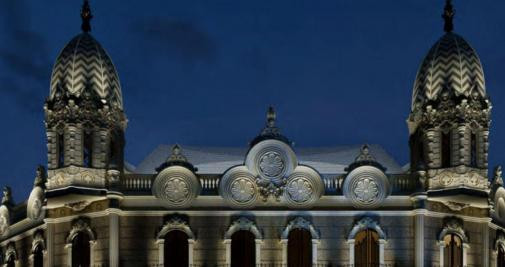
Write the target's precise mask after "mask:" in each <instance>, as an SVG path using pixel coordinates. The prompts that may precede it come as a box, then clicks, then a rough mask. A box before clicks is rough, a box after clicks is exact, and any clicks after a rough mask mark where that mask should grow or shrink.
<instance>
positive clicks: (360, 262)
mask: <svg viewBox="0 0 505 267" xmlns="http://www.w3.org/2000/svg"><path fill="white" fill-rule="evenodd" d="M354 242H355V243H354V253H355V256H354V266H355V267H371V266H379V265H380V263H379V235H378V234H377V232H375V231H374V230H371V229H366V230H363V231H361V232H359V233H358V234H357V235H356V238H355V241H354Z"/></svg>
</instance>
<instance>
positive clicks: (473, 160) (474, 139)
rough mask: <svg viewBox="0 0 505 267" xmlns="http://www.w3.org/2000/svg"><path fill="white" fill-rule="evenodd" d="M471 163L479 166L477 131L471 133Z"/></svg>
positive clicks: (473, 165)
mask: <svg viewBox="0 0 505 267" xmlns="http://www.w3.org/2000/svg"><path fill="white" fill-rule="evenodd" d="M470 165H471V166H472V167H477V135H476V134H475V133H472V134H471V135H470Z"/></svg>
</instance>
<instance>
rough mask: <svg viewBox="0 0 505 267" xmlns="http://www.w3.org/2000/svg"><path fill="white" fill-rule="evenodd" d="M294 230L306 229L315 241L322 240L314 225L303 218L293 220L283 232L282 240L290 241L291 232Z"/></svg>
mask: <svg viewBox="0 0 505 267" xmlns="http://www.w3.org/2000/svg"><path fill="white" fill-rule="evenodd" d="M294 229H304V230H307V231H309V232H310V235H311V237H312V239H313V240H314V239H316V240H317V239H319V238H320V234H319V232H318V231H317V230H316V229H315V227H314V225H313V224H312V223H311V222H310V221H308V220H306V219H304V218H303V217H296V218H295V219H293V220H291V221H290V222H289V223H288V225H286V227H285V228H284V230H283V231H282V234H281V239H288V237H289V232H291V230H294Z"/></svg>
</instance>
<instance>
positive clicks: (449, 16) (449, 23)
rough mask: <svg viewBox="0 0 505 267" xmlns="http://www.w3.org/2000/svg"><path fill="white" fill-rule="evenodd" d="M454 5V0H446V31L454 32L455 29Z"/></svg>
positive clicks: (444, 15) (443, 16) (443, 15)
mask: <svg viewBox="0 0 505 267" xmlns="http://www.w3.org/2000/svg"><path fill="white" fill-rule="evenodd" d="M454 13H455V11H454V7H453V6H452V1H451V0H446V1H445V8H444V13H443V14H442V18H443V19H444V21H445V23H444V31H445V32H452V31H453V30H454V23H453V19H454Z"/></svg>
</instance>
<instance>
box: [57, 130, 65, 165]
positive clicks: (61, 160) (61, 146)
mask: <svg viewBox="0 0 505 267" xmlns="http://www.w3.org/2000/svg"><path fill="white" fill-rule="evenodd" d="M57 142H58V168H63V166H64V165H65V140H64V136H63V134H61V133H60V134H58V141H57Z"/></svg>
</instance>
